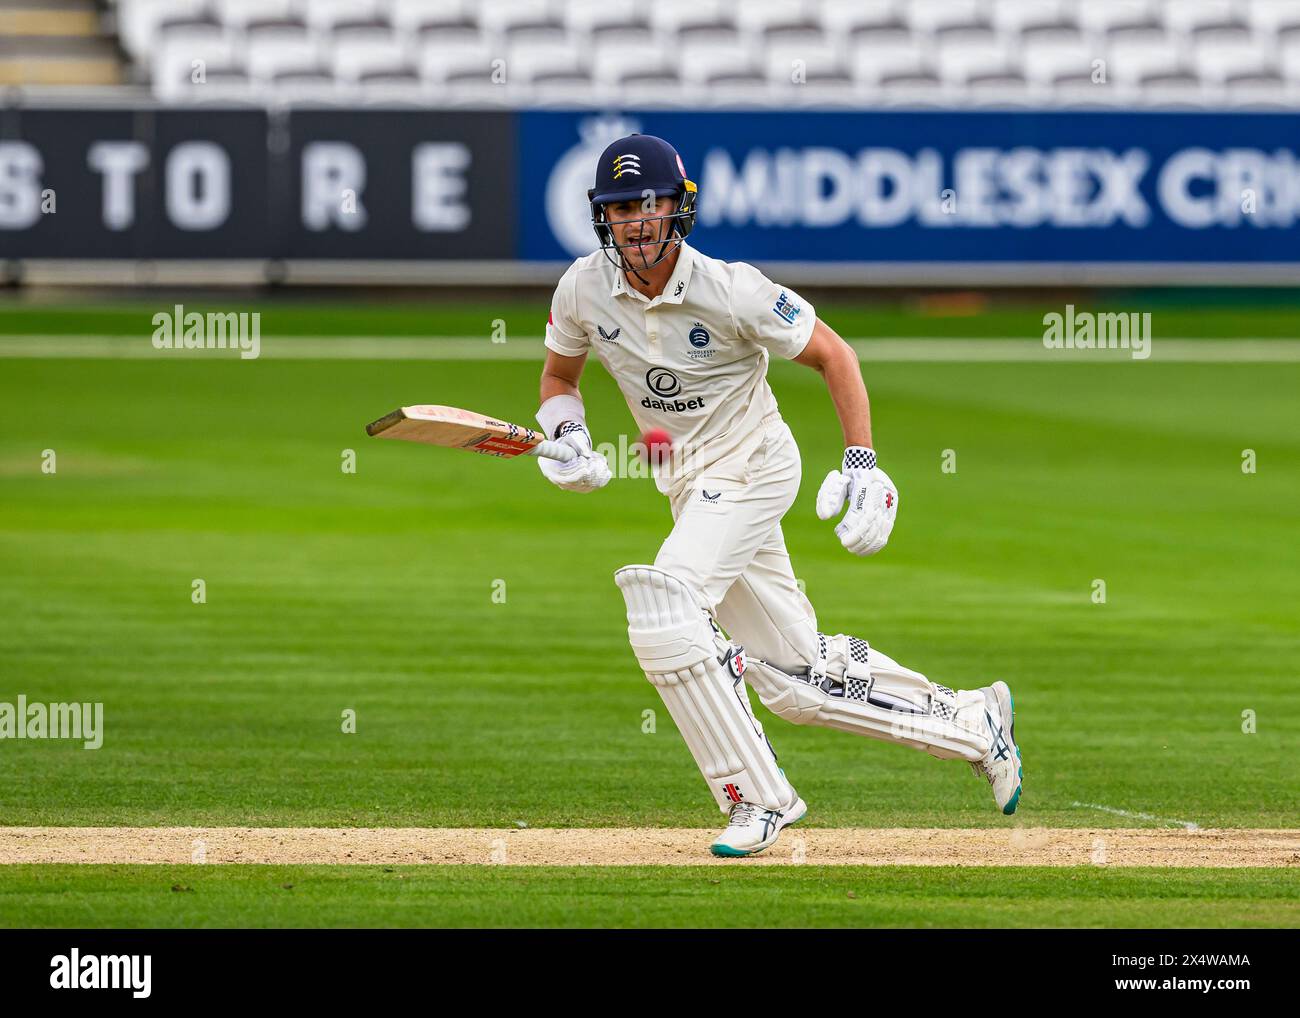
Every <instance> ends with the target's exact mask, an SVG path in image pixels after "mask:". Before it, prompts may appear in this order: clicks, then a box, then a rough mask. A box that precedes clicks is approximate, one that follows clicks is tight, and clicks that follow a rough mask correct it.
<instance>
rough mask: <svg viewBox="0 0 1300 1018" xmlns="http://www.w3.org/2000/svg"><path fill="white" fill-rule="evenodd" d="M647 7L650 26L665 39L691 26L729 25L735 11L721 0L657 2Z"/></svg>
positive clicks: (671, 0) (664, 0)
mask: <svg viewBox="0 0 1300 1018" xmlns="http://www.w3.org/2000/svg"><path fill="white" fill-rule="evenodd" d="M647 6H648V7H649V8H650V10H649V15H650V24H651V25H652V26H654V28H655V29H656V30H657V31H659V32H660V33H662V34H663V35H664V36H665V37H671V36H672V35H674V34H676V32H677V31H678V30H680V29H682V28H685V27H687V26H689V25H710V24H718V23H728V22H730V21H731V17H730V15H731V11H732V9H733V6H732V5H730V4H728V5H724V4H723V3H722V2H721V0H655V2H654V3H651V4H648V5H647Z"/></svg>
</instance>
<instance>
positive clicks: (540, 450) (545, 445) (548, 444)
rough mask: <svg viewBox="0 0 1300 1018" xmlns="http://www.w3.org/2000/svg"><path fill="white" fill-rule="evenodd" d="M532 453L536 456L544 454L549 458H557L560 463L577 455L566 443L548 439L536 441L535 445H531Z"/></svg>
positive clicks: (568, 460)
mask: <svg viewBox="0 0 1300 1018" xmlns="http://www.w3.org/2000/svg"><path fill="white" fill-rule="evenodd" d="M533 454H534V455H536V456H545V457H546V458H547V459H549V460H559V461H560V462H561V463H570V462H572V461H573V460H574V459H576V458H577V456H578V454H577V453H576V452H574V451H573V450H572V449H570V448H569V447H568V446H567V445H563V444H562V443H560V442H552V441H550V440H549V439H546V440H544V441H542V442H538V443H537V445H536V446H534V447H533Z"/></svg>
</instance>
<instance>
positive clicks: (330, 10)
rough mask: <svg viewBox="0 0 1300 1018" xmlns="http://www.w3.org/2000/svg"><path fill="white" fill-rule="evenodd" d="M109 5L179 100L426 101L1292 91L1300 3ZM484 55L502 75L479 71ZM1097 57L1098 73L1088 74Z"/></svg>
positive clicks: (1162, 96)
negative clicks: (406, 97)
mask: <svg viewBox="0 0 1300 1018" xmlns="http://www.w3.org/2000/svg"><path fill="white" fill-rule="evenodd" d="M109 5H110V9H111V10H115V11H116V15H117V17H116V20H115V24H116V25H117V27H118V31H119V33H120V36H121V39H122V44H123V46H124V48H125V49H126V51H127V52H128V54H130V55H131V57H132V58H133V59H134V61H135V62H136V64H137V65H138V66H139V68H140V70H139V71H137V72H136V73H137V76H138V77H139V78H140V79H141V80H143V79H145V78H146V77H147V78H149V79H150V80H152V81H153V82H154V83H155V84H154V88H155V91H156V93H157V94H158V95H159V96H160V97H164V98H170V97H179V98H181V99H183V100H184V101H186V102H190V101H195V96H197V95H200V94H202V90H201V89H198V90H196V89H193V88H191V87H190V84H189V72H188V70H187V68H188V67H189V61H188V60H186V59H185V57H186V54H195V53H200V52H202V53H203V54H207V55H208V56H207V57H203V59H206V60H208V63H209V64H210V65H211V66H214V67H216V68H217V71H218V72H219V73H217V74H216V75H215V78H214V80H215V81H217V82H219V83H220V84H221V85H222V88H224V89H227V91H228V93H229V94H232V95H234V94H236V93H239V91H240V90H241V89H242V90H245V91H248V90H250V89H251V90H255V89H257V88H259V87H260V88H263V89H267V90H269V91H268V92H267V93H266V94H267V95H268V96H270V95H271V94H272V93H273V94H274V96H277V97H283V96H284V95H286V94H288V93H289V92H293V93H294V94H296V95H302V96H310V95H311V89H312V88H313V87H319V88H321V89H322V94H321V97H322V98H323V99H326V100H328V101H336V100H338V99H339V98H340V96H350V97H352V98H353V99H358V100H361V101H365V100H366V99H367V98H370V96H369V95H368V93H367V90H368V89H369V88H370V87H371V85H372V84H373V85H376V86H378V85H379V84H383V85H385V86H386V87H387V86H389V85H391V86H393V87H396V88H407V89H409V88H410V87H411V86H413V85H417V86H419V88H420V90H421V94H422V95H423V98H424V100H426V101H430V102H433V103H435V104H438V103H446V102H453V103H471V102H472V101H473V99H474V97H475V96H477V97H478V98H479V99H482V100H483V101H486V102H488V103H490V104H492V105H498V104H502V103H505V104H507V105H509V104H512V103H513V104H515V105H534V104H536V103H541V104H553V103H563V102H571V103H576V104H578V105H591V106H600V105H605V106H611V107H613V106H617V105H618V104H619V103H623V102H643V103H649V104H652V105H661V104H674V103H678V102H681V103H684V104H686V105H690V106H716V105H719V104H720V103H721V104H725V103H727V102H733V101H734V102H736V103H739V104H742V105H752V104H755V103H760V104H763V103H766V104H769V105H774V106H777V107H779V106H782V105H785V106H791V107H796V106H797V107H800V108H806V107H807V106H809V105H812V104H815V103H816V102H818V101H826V102H830V103H847V102H856V103H858V104H859V105H863V104H865V105H872V104H876V103H882V102H883V103H893V102H919V103H923V104H924V103H931V104H932V103H947V104H957V105H964V104H974V105H981V106H983V105H990V104H993V105H996V104H998V103H1002V102H1006V103H1012V104H1014V103H1024V102H1027V101H1028V100H1029V98H1030V97H1032V99H1033V100H1034V101H1035V102H1036V103H1038V104H1042V105H1046V106H1052V105H1060V104H1065V105H1076V104H1080V103H1082V104H1084V105H1095V104H1105V105H1113V104H1122V103H1124V102H1131V103H1138V104H1142V103H1167V102H1173V103H1183V102H1188V101H1205V102H1210V103H1217V104H1228V105H1231V104H1233V103H1248V104H1252V105H1258V104H1259V103H1274V104H1276V103H1282V102H1290V103H1292V104H1300V0H109ZM209 57H210V59H209ZM494 60H504V61H505V66H504V68H503V70H504V72H505V76H506V81H507V83H508V85H509V86H510V87H508V88H505V89H502V88H501V87H499V86H494V85H493V83H492V81H491V80H490V75H491V71H492V62H493V61H494ZM1098 60H1104V61H1105V72H1106V83H1105V84H1104V86H1103V85H1099V84H1094V83H1093V81H1092V75H1093V74H1094V65H1095V62H1096V61H1098ZM795 61H801V62H802V63H801V64H800V65H799V70H800V71H801V72H802V74H803V76H804V81H803V82H801V83H796V82H795V81H792V80H791V78H792V72H794V71H795V70H796V66H795ZM534 84H535V85H536V87H535V88H534V87H533V86H534ZM217 91H218V89H215V88H214V89H210V90H209V92H210V93H212V94H215V93H217ZM192 93H193V94H192ZM503 93H505V94H503Z"/></svg>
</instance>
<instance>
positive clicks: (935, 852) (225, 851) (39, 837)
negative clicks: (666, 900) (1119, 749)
mask: <svg viewBox="0 0 1300 1018" xmlns="http://www.w3.org/2000/svg"><path fill="white" fill-rule="evenodd" d="M714 833H715V832H713V831H711V830H705V829H698V828H653V827H612V828H565V829H558V828H535V829H530V828H525V829H519V828H450V827H448V828H439V827H395V828H361V827H357V828H339V827H0V864H16V863H152V864H160V865H164V864H166V865H175V864H185V863H199V862H202V863H217V864H220V863H263V864H285V863H288V864H310V863H325V864H355V865H366V864H369V865H378V864H413V863H414V864H421V863H422V864H459V865H508V866H686V865H716V866H737V865H739V866H753V865H792V864H796V865H797V864H807V865H850V866H1087V865H1095V866H1216V867H1247V866H1300V830H1238V829H1219V830H1195V831H1189V830H1181V829H1177V830H1159V829H1138V828H1045V827H1012V828H980V829H951V828H880V829H872V828H854V829H850V828H807V829H802V830H801V829H799V828H790V829H789V830H787V831H785V832H784V833H783V834H782V835H781V839H780V841H778V842H777V844H776V845H774V846H773V847H772V848H770V849H769V850H768V851H766V852H764V853H763V854H761V855H758V856H755V857H754V858H752V859H743V860H738V859H715V858H713V857H712V856H711V855H710V854H709V850H708V847H709V843H710V841H711V840H712V836H713V834H714Z"/></svg>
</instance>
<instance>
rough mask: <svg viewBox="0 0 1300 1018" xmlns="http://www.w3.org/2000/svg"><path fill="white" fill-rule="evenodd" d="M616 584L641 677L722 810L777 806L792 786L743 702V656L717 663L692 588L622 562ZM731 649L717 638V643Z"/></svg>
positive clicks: (652, 570)
mask: <svg viewBox="0 0 1300 1018" xmlns="http://www.w3.org/2000/svg"><path fill="white" fill-rule="evenodd" d="M614 582H615V583H617V584H618V586H619V588H620V589H621V590H622V591H623V597H624V599H625V600H626V601H627V635H628V640H629V641H630V642H631V644H632V650H633V651H634V652H635V653H636V657H637V661H638V662H640V664H641V667H642V669H643V670H644V671H645V675H646V678H647V679H649V680H650V682H651V683H652V684H653V685H654V686H655V688H656V689H658V690H659V695H660V696H661V697H662V698H663V701H664V705H665V706H666V707H667V708H668V713H669V714H671V715H672V718H673V721H674V722H675V723H676V725H677V728H678V730H679V731H680V732H681V733H682V738H683V739H685V740H686V745H687V747H688V748H689V749H690V751H691V755H692V756H693V757H694V758H695V762H696V764H697V765H698V766H699V768H700V772H701V773H702V774H703V775H704V780H705V782H707V784H708V786H709V790H710V791H711V792H712V793H713V797H714V798H715V799H716V800H717V802H718V807H719V808H720V809H721V810H722V811H723V812H724V813H725V812H726V811H727V810H728V809H730V808H731V806H732V805H734V804H735V803H736V802H739V801H742V800H743V801H745V802H752V803H756V804H758V805H761V806H762V807H764V808H765V809H772V810H781V809H785V808H786V807H788V806H789V805H790V804H791V802H793V801H794V798H795V796H794V790H793V789H792V788H791V787H790V783H789V782H788V781H786V779H785V775H784V774H782V773H781V771H780V770H779V769H778V768H777V765H776V755H775V754H774V753H773V752H772V747H771V745H770V744H769V743H768V741H767V738H766V737H765V736H764V735H763V728H762V726H761V725H760V724H759V723H758V721H757V719H755V717H754V714H753V711H752V710H751V709H750V706H749V698H748V696H747V695H746V693H745V687H744V684H743V683H742V682H741V679H740V675H741V673H742V671H743V665H742V662H743V657H738V656H735V657H729V658H728V660H729V661H732V660H734V661H735V665H734V667H730V668H724V667H723V666H722V664H721V663H720V662H719V643H720V642H722V641H720V639H719V638H717V637H716V636H715V632H714V629H713V626H712V625H711V624H710V622H709V617H708V614H707V613H706V612H705V610H704V609H703V608H702V607H701V606H700V605H699V603H698V602H697V601H696V599H695V596H694V595H693V594H692V593H691V590H690V588H689V587H688V586H687V585H686V584H685V583H683V582H682V581H681V580H679V579H678V578H677V577H676V576H674V575H672V574H671V573H667V572H664V571H663V570H662V569H656V568H655V567H654V566H643V565H632V566H624V567H623V568H622V569H620V570H618V572H616V573H615V574H614ZM722 649H723V650H724V651H725V650H729V649H730V648H729V647H727V646H726V645H725V644H723V648H722Z"/></svg>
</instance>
